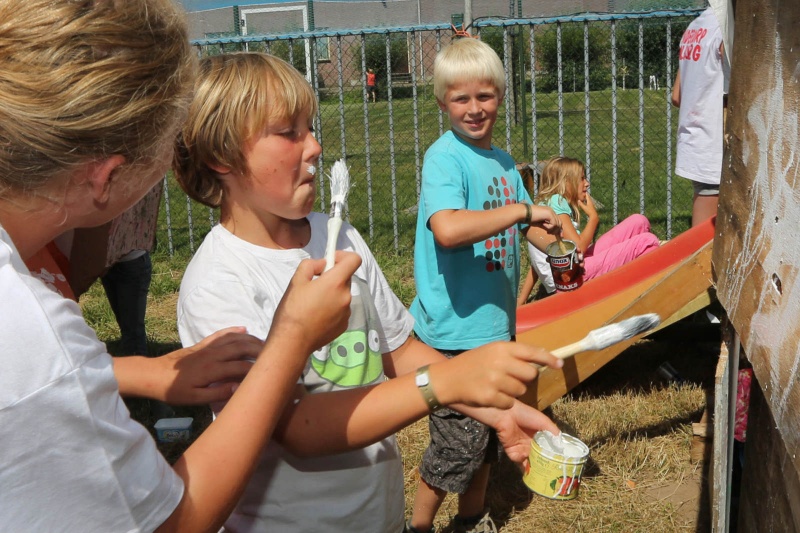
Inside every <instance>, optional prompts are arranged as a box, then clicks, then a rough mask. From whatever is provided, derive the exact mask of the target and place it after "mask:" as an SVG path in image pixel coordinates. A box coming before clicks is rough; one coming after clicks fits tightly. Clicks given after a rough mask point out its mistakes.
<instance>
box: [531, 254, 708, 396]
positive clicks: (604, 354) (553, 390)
mask: <svg viewBox="0 0 800 533" xmlns="http://www.w3.org/2000/svg"><path fill="white" fill-rule="evenodd" d="M711 251H712V243H710V242H709V243H707V244H706V245H705V246H703V247H702V248H701V249H700V250H699V251H698V252H696V253H695V254H694V255H692V256H691V257H689V258H687V259H685V260H684V261H683V262H682V263H680V264H679V265H678V266H677V267H676V268H675V269H673V270H672V271H670V272H668V273H667V274H666V275H665V276H663V277H661V278H657V279H655V280H650V281H651V282H650V286H649V287H647V288H646V290H644V291H642V292H635V291H634V292H633V294H635V297H633V298H630V299H629V300H628V303H627V305H623V306H620V305H619V302H618V301H613V305H612V304H610V303H608V302H607V301H604V302H600V303H599V304H598V305H597V306H589V307H586V308H583V309H582V310H581V311H578V312H576V313H573V314H572V315H569V316H567V317H564V318H562V319H560V320H557V321H554V322H551V323H548V324H545V325H544V326H542V327H539V328H534V329H532V330H529V331H527V332H525V333H523V334H520V335H519V336H518V338H517V340H518V341H519V342H526V343H529V344H535V345H538V346H543V347H545V348H548V349H554V348H557V347H558V346H560V345H563V344H567V343H569V342H574V341H575V340H576V339H579V338H581V337H582V336H584V335H586V333H588V332H589V331H591V329H594V328H595V327H597V326H599V325H602V324H606V323H612V322H617V321H619V320H622V319H625V318H629V317H632V316H635V315H641V314H645V313H658V314H659V315H660V316H663V317H673V316H674V315H676V314H678V313H680V311H681V309H683V308H684V306H685V305H686V304H687V303H689V302H692V301H694V300H695V299H696V298H698V297H700V296H701V295H702V294H703V293H708V291H709V290H710V288H711V283H712V282H711ZM639 289H640V286H639V285H637V286H636V288H635V290H639ZM628 296H630V294H628ZM598 317H600V318H598ZM598 320H604V322H602V323H601V324H597V321H598ZM635 341H636V339H631V340H628V341H624V342H620V343H617V344H615V345H613V346H609V347H608V348H606V349H604V350H601V351H592V352H585V353H582V354H578V355H576V356H575V357H573V358H571V359H568V360H567V361H565V365H564V367H563V368H562V369H561V370H552V369H549V368H543V369H542V370H541V372H540V374H539V378H538V379H537V380H536V381H534V382H533V383H532V384H531V386H530V387H529V388H528V390H527V392H526V393H525V394H524V395H523V396H522V397H521V398H520V399H521V400H522V401H523V402H525V403H528V404H529V405H532V406H534V407H537V408H538V409H544V408H546V407H547V406H548V405H550V404H551V403H553V402H554V401H555V400H557V399H558V398H560V397H561V396H563V395H564V394H566V393H567V392H569V391H570V390H571V389H572V388H574V387H575V386H577V385H578V384H579V383H581V382H582V381H583V380H585V379H586V378H588V377H589V376H591V375H592V374H594V373H595V372H596V371H597V370H599V369H600V368H601V367H602V366H603V365H605V364H606V363H608V362H609V361H611V360H612V359H614V358H615V357H616V356H617V355H619V354H620V353H621V352H622V351H623V350H624V349H625V348H627V347H628V346H630V345H631V344H633V343H634V342H635ZM556 343H558V344H556Z"/></svg>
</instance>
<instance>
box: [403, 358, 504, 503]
mask: <svg viewBox="0 0 800 533" xmlns="http://www.w3.org/2000/svg"><path fill="white" fill-rule="evenodd" d="M439 351H440V352H441V353H442V354H444V355H445V356H446V357H448V358H452V357H455V356H456V355H458V354H460V353H461V351H444V350H439ZM428 429H429V430H430V434H431V442H430V444H429V445H428V448H427V449H426V450H425V453H424V454H423V455H422V463H421V464H420V466H419V474H420V476H421V477H422V479H423V480H425V482H426V483H427V484H428V485H431V486H433V487H436V488H438V489H441V490H444V491H447V492H455V493H457V494H464V493H465V492H466V491H467V488H468V487H469V484H470V482H471V481H472V478H473V476H474V475H475V473H476V472H477V471H478V469H479V468H480V467H481V466H482V465H484V464H486V463H496V462H497V461H498V460H499V459H500V453H501V451H502V448H501V446H500V443H499V442H498V440H497V433H496V432H495V430H494V429H492V428H490V427H489V426H486V425H484V424H481V423H480V422H477V421H476V420H473V419H472V418H470V417H468V416H465V415H462V414H461V413H458V412H456V411H453V410H452V409H447V408H443V409H439V410H438V411H436V412H434V413H431V414H430V416H429V417H428Z"/></svg>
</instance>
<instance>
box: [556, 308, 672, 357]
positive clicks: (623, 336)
mask: <svg viewBox="0 0 800 533" xmlns="http://www.w3.org/2000/svg"><path fill="white" fill-rule="evenodd" d="M660 323H661V317H660V316H658V315H657V314H656V313H648V314H646V315H638V316H634V317H631V318H628V319H626V320H623V321H621V322H617V323H616V324H609V325H608V326H603V327H601V328H597V329H595V330H592V331H590V332H589V334H588V335H586V336H585V337H584V338H583V339H581V340H579V341H578V342H574V343H572V344H569V345H567V346H564V347H562V348H558V349H557V350H553V351H551V352H550V353H552V354H553V355H555V356H556V357H558V358H559V359H567V358H568V357H572V356H573V355H575V354H579V353H581V352H587V351H589V350H602V349H603V348H608V347H609V346H611V345H612V344H616V343H618V342H622V341H624V340H627V339H630V338H631V337H635V336H636V335H639V334H640V333H644V332H646V331H650V330H651V329H653V328H655V327H656V326H658V325H659V324H660Z"/></svg>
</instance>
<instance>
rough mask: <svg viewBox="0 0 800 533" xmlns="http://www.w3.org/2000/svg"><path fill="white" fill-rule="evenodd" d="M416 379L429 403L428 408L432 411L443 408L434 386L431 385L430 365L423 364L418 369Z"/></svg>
mask: <svg viewBox="0 0 800 533" xmlns="http://www.w3.org/2000/svg"><path fill="white" fill-rule="evenodd" d="M414 381H415V383H416V384H417V388H418V389H419V392H421V393H422V397H423V398H424V399H425V403H426V404H428V409H430V411H431V412H433V411H436V410H438V409H441V408H442V404H440V403H439V399H438V398H436V394H435V393H434V392H433V387H431V375H430V373H429V372H428V365H425V366H421V367H419V368H418V369H417V376H416V378H415V380H414Z"/></svg>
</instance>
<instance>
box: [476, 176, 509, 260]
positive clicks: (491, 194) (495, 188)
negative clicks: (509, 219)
mask: <svg viewBox="0 0 800 533" xmlns="http://www.w3.org/2000/svg"><path fill="white" fill-rule="evenodd" d="M486 192H487V194H488V195H487V198H486V201H485V202H484V203H483V209H485V210H487V211H488V210H489V209H496V208H498V207H502V206H504V205H509V204H515V203H517V200H516V196H517V195H516V192H517V191H516V190H514V186H513V185H510V184H509V183H508V180H506V178H505V176H500V177H499V178H497V177H495V178H492V182H491V183H490V184H489V186H488V188H487V191H486ZM516 238H517V227H516V225H514V226H511V227H510V228H507V229H504V230H502V231H501V232H500V233H497V234H496V235H493V236H491V237H489V238H488V239H486V240H485V241H484V246H485V247H486V252H485V254H484V257H485V258H486V271H487V272H495V271H500V270H503V269H505V268H506V264H508V266H509V267H511V266H513V264H512V263H511V262H509V263H507V261H508V259H509V258H510V255H511V254H513V251H514V242H516Z"/></svg>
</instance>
